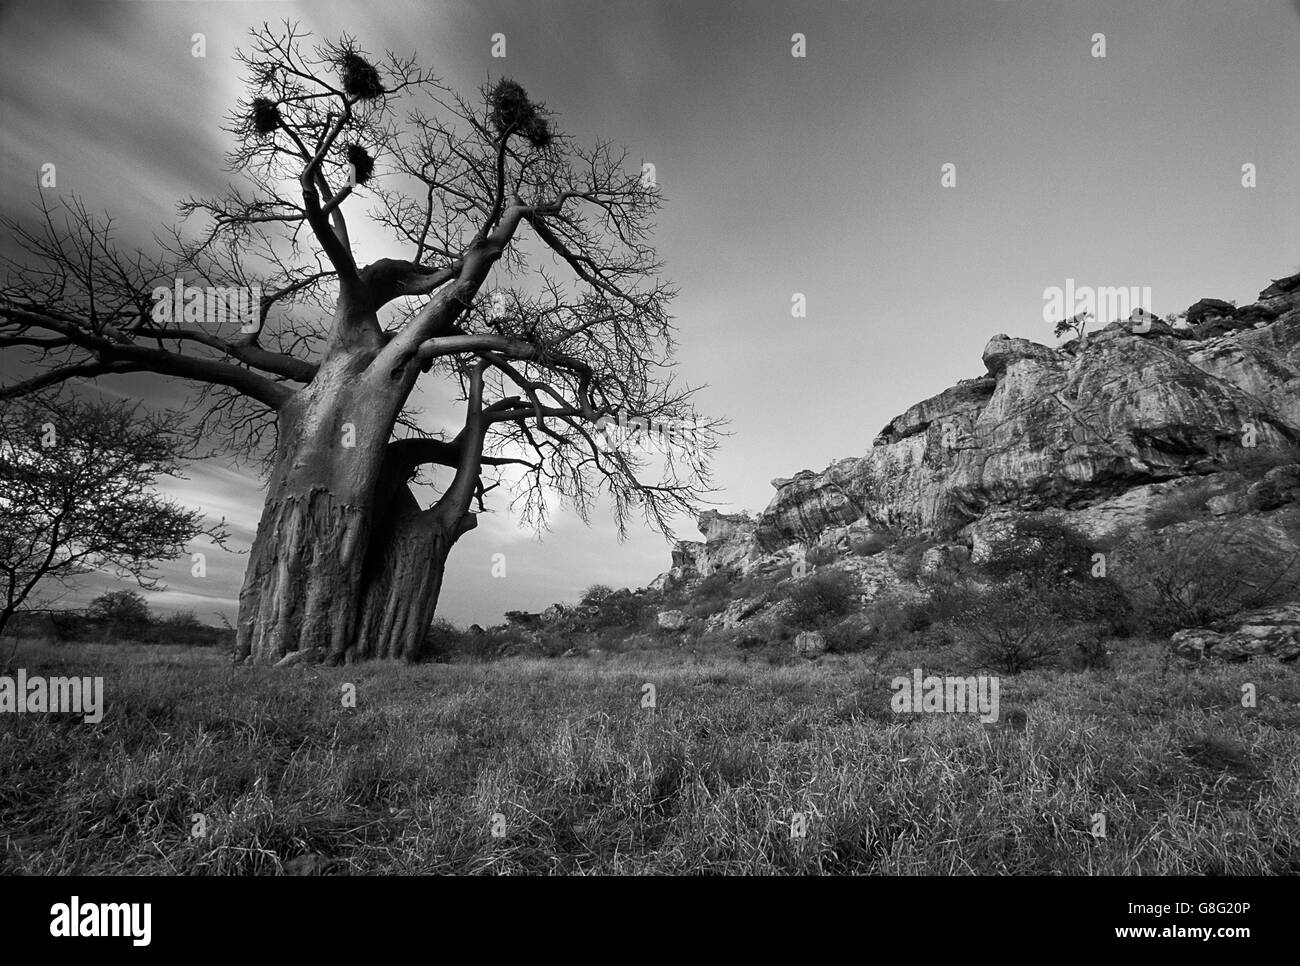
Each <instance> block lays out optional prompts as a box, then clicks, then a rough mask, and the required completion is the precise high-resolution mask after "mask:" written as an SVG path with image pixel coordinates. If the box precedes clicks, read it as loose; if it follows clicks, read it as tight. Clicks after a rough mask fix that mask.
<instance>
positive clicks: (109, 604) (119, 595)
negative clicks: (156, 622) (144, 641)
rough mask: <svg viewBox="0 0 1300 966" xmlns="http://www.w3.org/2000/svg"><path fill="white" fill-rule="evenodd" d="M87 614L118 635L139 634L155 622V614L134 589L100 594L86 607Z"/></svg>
mask: <svg viewBox="0 0 1300 966" xmlns="http://www.w3.org/2000/svg"><path fill="white" fill-rule="evenodd" d="M86 612H87V615H88V616H89V617H90V618H91V619H92V620H94V621H97V622H99V624H100V625H101V626H103V627H104V629H106V630H108V631H110V632H111V633H113V634H115V635H118V636H129V635H133V634H138V633H139V632H140V631H142V630H144V629H145V628H146V627H148V626H149V625H150V624H152V623H153V614H151V613H150V612H149V605H148V604H146V603H145V600H144V598H143V597H141V596H140V595H139V594H138V593H137V592H136V591H134V590H113V591H110V592H109V593H107V594H100V595H99V596H98V597H96V598H95V599H94V600H92V601H91V602H90V606H89V607H88V608H86Z"/></svg>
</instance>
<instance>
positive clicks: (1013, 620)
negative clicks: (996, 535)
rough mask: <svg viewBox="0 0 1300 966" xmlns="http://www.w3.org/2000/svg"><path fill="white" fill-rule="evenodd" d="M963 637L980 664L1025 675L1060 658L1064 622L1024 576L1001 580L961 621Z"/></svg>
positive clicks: (972, 656) (959, 626)
mask: <svg viewBox="0 0 1300 966" xmlns="http://www.w3.org/2000/svg"><path fill="white" fill-rule="evenodd" d="M956 623H957V626H958V628H959V640H961V641H962V643H964V644H965V645H966V649H967V653H968V656H969V657H970V659H971V660H972V661H974V662H975V664H976V665H977V666H979V667H989V668H993V669H994V670H996V671H1001V672H1003V673H1005V674H1019V673H1020V672H1021V671H1027V670H1030V669H1032V668H1035V667H1039V666H1041V665H1043V664H1046V663H1048V662H1050V661H1052V660H1054V659H1055V658H1056V657H1057V656H1058V655H1059V654H1060V652H1061V649H1062V645H1063V643H1064V638H1065V626H1064V624H1063V623H1062V622H1061V621H1060V620H1059V619H1058V618H1057V617H1056V616H1055V615H1054V614H1053V613H1052V611H1051V609H1050V608H1049V607H1048V606H1047V605H1046V603H1045V602H1044V601H1043V600H1042V598H1041V597H1040V596H1039V594H1038V593H1036V592H1035V589H1034V588H1033V587H1032V586H1031V585H1030V584H1029V583H1028V582H1027V581H1026V580H1024V579H1023V578H1020V579H1016V578H1012V579H1007V580H1004V581H1002V582H1001V583H998V584H995V585H994V586H993V587H991V588H989V589H988V590H987V591H986V592H985V593H984V594H982V595H981V596H980V597H979V598H978V599H977V601H976V602H975V603H974V604H973V605H972V606H971V607H970V608H969V609H968V610H967V611H966V612H965V614H964V615H963V616H962V617H961V618H960V619H959V620H958V621H957V622H956Z"/></svg>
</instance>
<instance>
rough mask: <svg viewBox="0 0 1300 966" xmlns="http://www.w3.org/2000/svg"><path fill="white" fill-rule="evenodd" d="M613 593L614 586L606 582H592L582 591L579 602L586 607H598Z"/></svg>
mask: <svg viewBox="0 0 1300 966" xmlns="http://www.w3.org/2000/svg"><path fill="white" fill-rule="evenodd" d="M613 593H614V588H613V587H610V586H609V585H608V584H592V585H591V586H590V587H588V588H587V589H586V590H584V591H583V592H582V599H581V602H582V603H583V604H585V605H587V606H588V607H599V606H600V605H601V604H603V603H604V602H605V601H607V600H609V598H610V596H611V595H612V594H613Z"/></svg>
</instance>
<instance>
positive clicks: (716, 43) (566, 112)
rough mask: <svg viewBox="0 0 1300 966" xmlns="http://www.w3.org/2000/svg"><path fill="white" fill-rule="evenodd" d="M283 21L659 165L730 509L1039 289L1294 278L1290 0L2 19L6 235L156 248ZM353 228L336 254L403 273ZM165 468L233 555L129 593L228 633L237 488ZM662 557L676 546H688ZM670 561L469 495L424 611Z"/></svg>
mask: <svg viewBox="0 0 1300 966" xmlns="http://www.w3.org/2000/svg"><path fill="white" fill-rule="evenodd" d="M286 18H287V19H290V20H295V21H298V22H300V23H301V25H302V26H303V27H305V28H306V29H308V30H310V31H311V32H313V33H314V34H317V35H318V36H330V37H333V36H337V35H338V34H340V33H341V32H347V33H350V34H352V35H354V36H355V37H356V38H357V39H358V41H359V42H360V44H361V45H362V47H363V48H365V49H367V50H369V51H371V52H379V51H382V50H385V49H392V50H394V51H396V52H398V53H416V54H418V55H419V58H420V62H421V63H422V64H424V65H427V66H428V67H430V68H431V69H433V70H434V71H435V72H436V73H437V74H438V75H439V76H440V77H441V78H442V79H443V81H444V82H446V83H448V84H449V85H451V86H453V87H456V88H459V89H461V90H466V91H472V90H473V89H475V88H477V87H478V86H479V85H480V84H481V83H482V82H483V81H484V80H485V79H487V78H489V77H491V78H496V77H499V76H502V75H506V76H510V77H513V78H514V79H516V80H518V81H519V82H521V83H522V84H523V85H524V86H525V87H526V88H527V89H528V91H529V92H530V94H531V95H532V96H533V97H534V98H535V99H538V100H541V101H544V102H545V103H546V104H547V106H548V107H549V108H551V109H552V110H554V111H556V112H557V113H558V114H559V124H560V126H561V127H563V128H564V129H565V130H566V131H567V132H569V133H571V134H573V135H574V136H576V137H578V138H579V139H580V140H584V141H588V142H590V141H594V140H595V139H597V138H609V139H613V140H615V141H617V142H621V143H623V144H626V145H627V146H628V148H629V151H630V155H631V157H632V158H640V159H643V160H644V161H648V162H651V163H653V164H654V165H655V171H656V176H657V178H658V181H659V184H660V187H661V189H662V191H663V194H664V196H665V198H666V205H665V208H664V211H663V213H662V216H661V218H660V220H659V226H658V231H657V233H656V236H655V238H656V244H657V246H658V249H659V252H660V254H661V255H662V257H663V259H664V262H665V265H666V271H665V274H666V275H667V277H668V278H669V279H670V280H671V281H672V282H673V283H674V284H675V285H676V286H677V287H678V288H679V290H680V295H679V297H678V299H677V300H676V301H675V303H674V305H673V313H674V315H675V317H676V321H677V325H678V327H679V338H680V349H679V352H678V360H679V369H678V374H679V377H680V378H681V379H683V380H684V381H685V382H688V383H690V384H692V385H703V386H705V387H706V388H704V389H703V390H702V392H701V395H700V397H699V402H700V406H701V408H702V409H703V410H704V411H705V412H706V413H708V414H710V415H713V416H721V417H725V418H727V419H729V420H730V426H729V431H730V433H731V435H730V436H729V437H727V438H726V439H725V440H724V442H723V445H722V447H721V450H720V452H719V453H718V456H717V459H716V461H715V463H714V477H715V482H716V484H717V486H718V492H717V493H715V494H714V495H713V500H714V505H715V507H716V508H717V509H720V510H723V511H726V512H733V511H739V510H748V511H751V512H757V511H761V510H762V508H763V507H764V506H766V504H767V503H768V501H769V500H770V498H771V496H772V493H773V490H772V488H771V485H770V482H769V481H770V480H772V479H773V478H776V477H789V476H792V475H794V473H795V472H797V471H799V470H801V469H813V470H817V469H821V468H822V467H824V466H826V465H827V464H828V463H829V462H831V461H832V460H835V459H840V458H843V457H846V456H855V455H860V454H862V453H863V452H865V451H866V450H867V449H869V448H870V446H871V442H872V439H873V438H874V436H875V435H876V433H877V432H878V431H879V430H880V428H881V427H882V426H884V425H885V424H886V423H888V422H889V420H890V419H891V418H892V417H893V416H894V415H896V414H898V413H900V412H902V411H903V410H904V409H906V408H907V407H908V406H910V405H912V404H913V403H915V402H917V401H919V400H921V399H923V398H925V397H927V396H930V395H933V394H935V393H937V392H940V391H942V390H943V389H944V388H946V387H947V386H949V385H951V384H952V383H953V382H955V381H956V380H958V379H961V378H966V377H970V376H975V375H979V374H980V373H981V372H982V369H983V367H982V365H981V362H980V354H981V351H982V349H983V346H984V344H985V343H986V342H987V341H988V339H989V338H990V337H991V336H993V335H995V334H998V333H1005V334H1008V335H1013V336H1021V337H1025V338H1031V339H1034V340H1036V341H1039V342H1043V343H1048V344H1050V343H1051V342H1052V341H1053V338H1052V331H1051V329H1052V327H1051V325H1050V324H1048V323H1047V322H1046V321H1044V316H1043V307H1044V290H1045V289H1046V288H1049V287H1051V286H1059V287H1064V286H1065V285H1066V280H1067V279H1073V280H1074V282H1075V284H1076V286H1094V287H1100V286H1141V287H1150V289H1151V292H1152V305H1151V307H1152V308H1153V309H1154V311H1156V312H1157V313H1158V314H1165V313H1168V312H1172V311H1176V310H1179V309H1185V308H1186V307H1187V306H1188V305H1190V304H1191V303H1192V302H1194V301H1196V300H1197V299H1199V298H1202V297H1205V296H1211V297H1216V298H1225V299H1234V300H1237V301H1239V302H1241V303H1242V304H1245V303H1247V302H1250V301H1252V300H1253V299H1254V297H1255V295H1256V294H1257V293H1258V291H1259V290H1260V289H1262V288H1263V287H1265V286H1266V285H1267V284H1268V282H1269V279H1270V278H1278V277H1281V276H1283V275H1287V274H1290V273H1292V272H1294V271H1296V270H1297V268H1300V219H1297V217H1296V213H1297V212H1300V125H1297V124H1296V123H1295V120H1294V117H1295V105H1296V104H1297V103H1300V55H1298V54H1297V51H1300V4H1298V3H1297V2H1296V0H1116V2H1103V0H1097V2H1091V0H1089V2H1079V0H871V2H868V0H801V2H768V0H756V2H739V0H735V2H710V0H690V2H649V0H638V2H623V0H603V2H571V0H532V2H515V3H511V2H500V0H475V2H472V3H470V2H464V3H453V2H437V0H435V2H429V0H418V2H415V0H412V2H407V0H373V2H368V3H364V4H362V3H345V2H334V0H281V2H241V0H225V2H206V0H195V2H179V0H103V2H84V0H83V2H71V3H69V2H62V0H31V2H28V0H8V2H0V209H2V210H4V211H5V212H6V213H9V214H19V215H22V214H23V213H25V212H26V211H28V210H29V208H30V203H31V202H32V200H33V199H34V198H35V197H36V179H37V172H38V171H39V170H40V167H41V165H42V164H45V163H54V164H55V165H56V170H57V189H58V192H59V193H61V194H64V193H75V194H77V195H78V196H80V197H82V198H83V199H84V200H86V201H87V202H88V203H89V205H90V206H91V207H92V209H94V210H100V211H107V212H109V213H111V214H112V215H113V216H114V218H115V219H116V220H117V221H118V223H119V225H120V226H121V230H122V233H123V234H122V237H123V238H124V239H128V240H130V239H136V238H138V239H140V240H141V241H143V240H145V239H147V238H148V237H149V236H150V235H151V234H152V233H153V232H154V231H156V230H157V229H159V228H160V227H162V226H165V225H169V224H172V223H174V221H175V213H174V205H175V203H176V202H177V201H178V200H180V199H181V198H183V197H186V196H189V195H203V194H214V193H216V192H218V191H219V190H220V189H221V188H222V187H223V185H224V184H225V183H226V182H227V181H228V180H229V178H230V175H229V173H228V172H226V171H224V170H223V167H222V164H223V154H224V152H225V151H226V150H227V149H228V148H229V146H230V145H229V143H228V141H227V136H226V135H225V134H223V133H222V132H221V130H220V126H221V124H222V123H223V116H224V115H225V114H226V112H227V111H229V110H230V109H231V108H232V107H233V106H234V103H235V100H236V98H237V97H239V96H240V95H241V94H242V93H243V89H242V87H241V85H240V80H239V70H238V69H237V66H236V65H234V64H233V62H232V60H231V54H232V52H233V51H234V49H235V48H236V47H238V46H240V45H241V44H243V43H245V42H246V37H247V31H248V29H249V28H250V27H252V26H256V25H259V24H261V23H262V22H263V21H270V22H272V23H275V22H278V21H279V20H282V19H286ZM195 34H202V35H203V39H204V43H205V48H206V49H205V51H204V54H205V55H204V56H203V57H195V56H194V55H193V53H194V35H195ZM495 34H504V35H505V38H506V50H505V53H506V56H505V57H504V58H494V57H493V56H492V47H493V35H495ZM796 34H799V35H802V37H803V38H804V43H803V51H802V52H803V53H804V56H793V53H794V52H795V47H796V41H795V39H794V35H796ZM1098 34H1100V35H1103V37H1104V53H1105V56H1104V57H1102V56H1097V54H1098V53H1099V52H1100V45H1099V42H1098V38H1097V35H1098ZM1248 164H1249V165H1253V166H1254V172H1255V185H1254V187H1246V186H1244V185H1243V183H1242V182H1243V165H1248ZM945 165H952V166H954V167H953V168H950V169H948V170H949V171H950V172H951V173H954V174H955V183H950V184H948V185H945V184H944V180H945V179H944V178H943V172H944V170H945V169H944V166H945ZM947 180H948V181H950V182H952V181H953V178H952V177H949V178H948V179H947ZM349 217H350V219H351V220H350V224H351V226H352V233H353V237H354V243H355V244H354V247H355V249H356V254H357V256H358V261H359V262H368V261H373V260H374V259H375V258H379V257H383V256H385V255H400V254H404V253H401V252H394V251H392V250H391V249H390V248H388V247H387V246H386V245H385V243H384V241H383V237H382V236H381V235H380V234H378V233H377V232H370V231H366V230H364V228H359V227H358V224H359V222H358V219H359V209H358V210H356V211H354V212H353V213H351V214H350V215H349ZM0 244H3V240H0ZM796 296H802V297H803V300H804V302H805V303H806V315H805V316H803V317H796V316H795V315H794V314H793V312H792V306H793V305H794V301H795V300H796ZM13 375H14V372H13V364H12V363H6V364H0V378H4V379H6V380H8V379H10V378H13ZM99 386H100V388H99V390H94V389H91V388H89V387H87V388H85V389H84V390H79V391H85V392H93V391H102V392H104V393H106V394H109V395H112V396H116V395H125V396H131V397H136V398H143V399H146V400H147V401H149V402H150V403H157V404H177V403H180V402H182V401H183V400H184V398H185V389H184V387H183V386H179V385H173V384H168V383H167V382H166V381H165V380H160V379H157V378H153V377H147V376H146V377H137V376H132V377H116V378H115V379H114V380H111V381H101V383H100V384H99ZM187 475H188V479H186V480H177V481H168V482H167V483H166V485H165V489H166V490H167V491H168V492H169V493H171V494H172V495H173V496H175V497H176V498H177V499H179V500H181V501H183V502H185V503H187V504H190V505H194V506H198V507H201V508H202V509H203V510H204V511H205V513H208V514H209V515H211V516H214V517H221V516H224V517H225V518H226V520H227V522H228V525H229V526H230V528H231V531H232V534H233V539H232V541H231V543H230V546H231V548H232V550H231V552H225V551H220V550H217V549H215V548H211V549H210V551H209V552H208V553H207V575H206V576H205V577H203V578H202V579H198V578H194V577H192V576H191V573H190V561H189V560H182V561H178V562H174V563H171V564H167V565H164V566H163V568H162V572H163V573H164V576H165V578H166V582H167V585H168V588H169V589H168V591H167V592H166V593H164V594H159V595H153V596H152V597H151V602H152V603H153V605H154V607H155V609H157V610H159V611H160V612H167V611H170V610H176V609H187V610H193V611H195V612H196V613H197V614H198V616H199V617H200V619H203V620H205V621H213V620H215V616H214V615H215V614H216V613H217V612H220V613H222V614H224V615H225V616H226V617H227V618H228V619H231V620H233V618H234V614H235V600H236V597H237V594H238V588H239V583H240V578H241V576H242V571H243V566H244V562H245V561H246V559H247V558H246V556H241V555H240V554H239V553H238V552H237V551H238V550H240V549H241V548H244V549H246V548H247V546H248V543H249V541H250V540H251V537H252V534H253V532H254V530H255V528H256V522H257V518H258V514H259V512H260V509H261V502H262V496H263V494H262V491H261V485H260V482H259V480H258V478H257V474H256V471H255V470H254V469H253V468H252V467H246V466H239V465H237V464H232V463H231V461H229V460H222V461H218V462H212V463H207V464H200V465H196V466H194V467H192V468H191V469H190V471H189V473H188V474H187ZM676 536H677V537H679V538H688V539H698V534H697V533H696V532H695V530H694V527H693V524H692V522H691V521H689V520H687V521H683V523H682V525H681V526H680V527H679V528H678V532H677V534H676ZM670 547H671V544H670V543H669V542H668V541H667V540H666V538H665V537H664V536H662V535H658V534H654V533H650V532H648V531H644V530H638V529H635V528H634V530H633V532H632V534H631V535H630V537H629V539H628V540H626V541H625V542H621V543H620V542H619V541H618V540H617V538H616V535H615V530H614V527H613V525H612V523H611V522H610V520H609V518H608V515H607V514H605V515H598V516H596V517H594V518H593V520H592V525H591V526H590V527H588V526H586V525H585V524H583V522H582V521H581V520H579V519H577V518H576V517H575V516H574V515H572V514H571V513H560V514H557V515H556V516H555V517H553V519H552V521H551V529H550V530H549V531H548V532H546V533H545V534H543V536H542V538H541V539H540V540H539V539H538V538H537V535H535V534H534V533H532V532H531V531H529V530H526V529H522V528H521V527H520V526H519V524H518V522H517V521H516V520H514V519H512V518H511V516H510V515H509V514H508V513H507V512H506V510H505V508H504V506H503V505H502V504H501V502H500V501H498V503H497V504H496V508H495V512H493V513H489V514H485V515H483V516H481V517H480V520H479V528H478V529H477V530H476V531H474V532H472V533H470V534H469V535H467V536H466V537H465V538H464V539H462V541H461V542H460V543H459V545H458V546H457V547H456V549H455V551H454V552H453V555H452V558H451V561H450V564H449V573H448V576H447V579H446V582H445V584H444V589H443V597H442V601H441V603H440V607H439V612H440V614H441V615H442V616H445V617H448V618H450V619H451V620H454V621H456V622H457V623H460V624H468V623H471V622H477V623H480V624H485V625H486V624H491V623H496V622H499V621H500V619H501V615H502V613H503V612H504V611H506V610H513V609H521V610H538V609H541V608H543V607H545V606H546V605H548V604H549V603H551V602H552V601H556V600H574V599H576V598H577V597H578V596H579V595H580V593H581V592H582V590H583V588H585V587H586V586H588V585H590V584H592V583H605V584H610V585H613V586H630V587H638V586H644V585H645V584H647V583H649V582H650V581H651V580H652V579H653V578H654V577H655V576H656V575H657V574H658V573H660V572H662V571H663V570H666V569H667V567H668V565H669V551H670ZM495 554H504V555H505V557H504V559H505V563H506V567H505V576H503V577H494V576H493V563H494V559H497V560H499V559H500V558H494V555H495ZM499 570H500V568H498V572H499ZM110 586H116V585H115V584H112V583H111V582H110V581H108V580H106V579H99V578H93V579H89V580H88V581H87V583H86V585H85V586H84V587H83V589H82V590H81V591H80V592H79V595H80V597H81V598H85V597H88V596H89V595H92V594H93V593H96V592H99V591H100V590H102V589H105V588H107V587H110Z"/></svg>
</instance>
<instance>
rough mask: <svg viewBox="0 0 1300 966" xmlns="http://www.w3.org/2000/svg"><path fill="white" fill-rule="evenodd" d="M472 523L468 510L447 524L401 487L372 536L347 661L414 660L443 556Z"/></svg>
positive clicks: (433, 604) (434, 596) (434, 601)
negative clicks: (377, 659) (372, 659)
mask: <svg viewBox="0 0 1300 966" xmlns="http://www.w3.org/2000/svg"><path fill="white" fill-rule="evenodd" d="M474 523H475V520H474V517H473V516H472V515H469V514H466V515H465V516H464V517H462V518H461V520H460V521H459V522H458V523H455V524H449V523H448V522H447V521H446V519H445V518H444V516H443V514H442V513H440V512H439V511H438V510H437V509H436V508H434V509H429V510H421V509H420V507H419V505H418V504H417V503H416V501H415V497H414V496H413V495H412V494H411V492H410V490H409V489H407V488H405V487H403V488H401V490H400V496H399V497H398V498H397V499H396V500H395V501H394V505H393V507H392V509H391V510H390V511H389V513H388V514H387V516H386V519H385V520H384V522H383V524H382V525H381V526H379V527H377V528H376V533H375V539H374V540H373V541H372V549H371V553H370V560H369V562H368V564H367V567H366V571H367V577H368V579H367V582H366V586H365V587H364V588H363V590H362V595H363V596H362V604H361V612H360V615H359V619H358V621H357V630H356V635H355V638H354V642H353V645H352V647H351V648H350V649H349V650H348V652H347V659H348V660H349V661H353V660H364V659H368V658H399V659H402V660H413V659H414V658H416V657H417V656H418V655H419V653H420V649H421V647H422V646H423V643H424V637H425V634H426V633H427V631H428V629H429V624H430V622H431V621H432V620H433V615H434V612H435V610H436V609H437V605H438V596H439V594H440V592H441V590H442V576H443V572H444V569H445V567H446V563H447V557H448V555H449V554H450V553H451V548H452V547H453V546H455V543H456V541H457V540H458V539H459V538H460V536H461V534H463V533H465V532H466V531H468V530H470V529H472V528H473V526H474Z"/></svg>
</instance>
